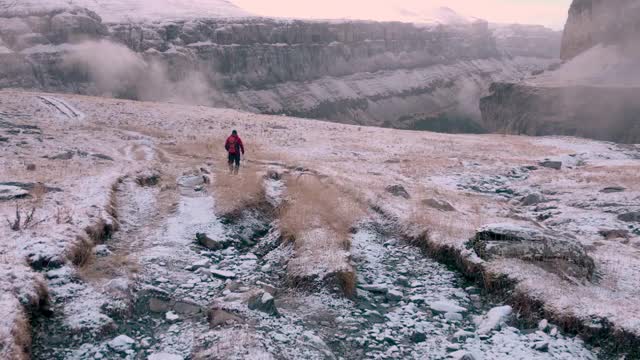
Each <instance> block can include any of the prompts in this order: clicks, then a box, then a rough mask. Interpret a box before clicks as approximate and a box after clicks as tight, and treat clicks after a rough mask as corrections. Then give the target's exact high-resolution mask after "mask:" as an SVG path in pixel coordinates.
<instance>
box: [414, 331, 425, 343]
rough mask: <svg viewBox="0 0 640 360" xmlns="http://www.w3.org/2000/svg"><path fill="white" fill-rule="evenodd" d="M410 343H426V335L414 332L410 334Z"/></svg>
mask: <svg viewBox="0 0 640 360" xmlns="http://www.w3.org/2000/svg"><path fill="white" fill-rule="evenodd" d="M411 341H413V342H414V343H421V342H425V341H427V335H426V334H425V333H423V332H421V331H415V332H414V333H413V334H411Z"/></svg>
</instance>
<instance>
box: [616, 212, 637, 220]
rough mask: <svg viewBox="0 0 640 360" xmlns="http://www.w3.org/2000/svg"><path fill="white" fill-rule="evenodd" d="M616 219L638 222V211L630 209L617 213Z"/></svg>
mask: <svg viewBox="0 0 640 360" xmlns="http://www.w3.org/2000/svg"><path fill="white" fill-rule="evenodd" d="M618 220H620V221H624V222H636V223H640V211H632V212H628V213H624V214H620V215H618Z"/></svg>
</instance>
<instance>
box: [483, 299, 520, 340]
mask: <svg viewBox="0 0 640 360" xmlns="http://www.w3.org/2000/svg"><path fill="white" fill-rule="evenodd" d="M511 313H513V308H511V306H508V305H505V306H499V307H495V308H493V309H491V310H489V312H488V313H487V314H486V315H484V316H480V317H478V318H476V325H477V326H478V328H477V330H476V332H477V333H478V335H487V334H489V333H491V332H492V331H493V330H499V329H500V327H501V326H502V325H503V324H504V323H505V322H507V320H509V317H510V316H511Z"/></svg>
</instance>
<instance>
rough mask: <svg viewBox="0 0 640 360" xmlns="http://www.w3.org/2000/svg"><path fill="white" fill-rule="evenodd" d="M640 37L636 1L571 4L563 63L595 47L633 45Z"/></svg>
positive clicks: (639, 8)
mask: <svg viewBox="0 0 640 360" xmlns="http://www.w3.org/2000/svg"><path fill="white" fill-rule="evenodd" d="M639 34H640V4H638V2H637V1H635V0H614V1H611V0H609V1H607V0H574V1H573V3H572V4H571V8H570V9H569V19H568V20H567V24H566V27H565V29H564V37H563V39H562V53H561V58H562V59H563V60H568V59H571V58H573V57H575V56H577V55H579V54H580V53H582V52H584V51H586V50H588V49H590V48H592V47H593V46H595V45H597V44H609V43H620V42H622V41H625V42H626V41H633V40H635V39H637V37H638V35H639Z"/></svg>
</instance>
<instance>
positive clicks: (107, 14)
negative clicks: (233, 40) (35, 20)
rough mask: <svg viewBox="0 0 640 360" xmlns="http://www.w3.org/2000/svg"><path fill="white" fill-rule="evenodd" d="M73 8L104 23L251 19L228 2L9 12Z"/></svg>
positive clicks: (175, 0) (93, 2)
mask: <svg viewBox="0 0 640 360" xmlns="http://www.w3.org/2000/svg"><path fill="white" fill-rule="evenodd" d="M73 7H82V8H87V9H89V10H92V11H94V12H96V13H97V14H98V15H100V17H102V19H103V20H104V21H105V22H122V21H141V20H164V19H186V18H220V17H222V18H230V17H247V16H250V15H251V14H249V13H248V12H246V11H244V10H242V9H241V8H239V7H238V6H236V5H234V4H233V3H232V2H231V1H228V0H21V1H19V2H18V3H17V5H15V6H13V7H12V8H11V9H9V10H8V11H9V12H11V13H15V14H24V13H33V12H46V11H51V10H57V9H69V8H73Z"/></svg>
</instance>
